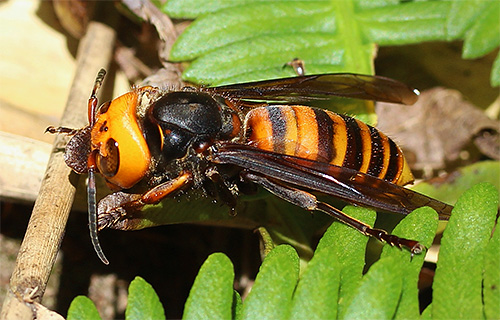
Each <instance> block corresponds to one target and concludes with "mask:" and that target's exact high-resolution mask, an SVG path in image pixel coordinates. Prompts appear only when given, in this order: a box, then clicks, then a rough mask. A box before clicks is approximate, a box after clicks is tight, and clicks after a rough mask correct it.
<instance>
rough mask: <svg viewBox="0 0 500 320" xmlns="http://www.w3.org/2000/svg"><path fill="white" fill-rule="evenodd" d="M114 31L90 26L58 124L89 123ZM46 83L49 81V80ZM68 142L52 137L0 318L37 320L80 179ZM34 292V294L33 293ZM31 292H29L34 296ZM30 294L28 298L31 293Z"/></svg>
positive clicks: (64, 139) (108, 57)
mask: <svg viewBox="0 0 500 320" xmlns="http://www.w3.org/2000/svg"><path fill="white" fill-rule="evenodd" d="M115 36H116V35H115V31H114V30H113V29H112V28H111V27H109V26H107V25H105V24H102V23H98V22H91V23H90V24H89V27H88V29H87V33H86V35H85V37H84V38H83V39H82V40H81V42H80V45H79V48H78V53H77V70H76V73H75V77H74V80H73V85H72V87H71V90H70V94H69V97H68V101H67V104H66V109H65V112H64V114H63V117H62V119H61V124H62V125H64V126H68V127H74V128H80V127H83V126H84V125H85V124H86V123H87V111H86V105H87V100H88V98H89V95H90V88H92V85H93V83H94V79H95V76H96V73H97V71H98V70H99V69H100V68H102V67H106V66H107V65H108V64H109V62H110V60H111V57H112V53H113V46H114V42H115ZM47 81H50V79H47ZM67 140H68V138H67V137H64V136H62V135H61V136H58V137H56V139H55V142H54V145H53V148H52V153H51V156H50V160H49V164H48V166H47V170H46V172H45V176H44V180H43V181H42V185H41V188H40V192H39V196H38V198H37V200H36V202H35V206H34V208H33V212H32V215H31V218H30V221H29V224H28V228H27V230H26V234H25V236H24V239H23V242H22V244H21V248H20V250H19V254H18V256H17V260H16V267H15V269H14V272H13V274H12V276H11V279H10V290H9V292H8V294H7V297H6V299H5V301H4V303H3V307H2V311H1V313H0V319H32V318H33V317H36V309H35V307H34V305H35V304H34V303H33V302H40V301H41V299H42V297H43V293H44V291H45V288H46V285H47V281H48V279H49V275H50V272H51V270H52V267H53V265H54V262H55V259H56V255H57V252H58V250H59V247H60V245H61V241H62V237H63V235H64V229H65V226H66V222H67V219H68V215H69V212H70V209H71V205H72V202H73V197H74V195H75V190H76V189H75V187H76V185H77V182H78V176H77V175H75V174H72V173H71V170H70V169H69V168H68V167H67V166H66V164H65V163H64V160H63V152H62V150H63V148H64V147H65V145H66V143H67ZM34 291H35V292H34ZM33 292H34V294H31V293H33ZM30 294H31V295H30Z"/></svg>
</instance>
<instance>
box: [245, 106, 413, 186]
mask: <svg viewBox="0 0 500 320" xmlns="http://www.w3.org/2000/svg"><path fill="white" fill-rule="evenodd" d="M245 137H246V140H247V142H248V143H249V144H251V145H253V146H255V147H257V148H260V149H263V150H267V151H272V152H277V153H282V154H287V155H291V156H297V157H301V158H306V159H310V160H315V161H320V162H326V163H330V164H333V165H337V166H343V167H347V168H350V169H354V170H356V171H360V172H363V173H366V174H369V175H371V176H375V177H378V178H380V179H384V180H386V181H389V182H392V183H397V184H404V183H407V182H408V181H410V180H411V179H412V177H411V176H408V174H409V169H408V168H405V166H406V167H407V164H406V161H405V160H404V157H403V154H402V152H401V150H400V149H399V147H398V146H397V145H396V144H395V143H394V142H393V141H392V140H390V139H389V138H388V137H387V136H386V135H385V134H383V133H382V132H380V131H379V130H377V129H376V128H374V127H371V126H369V125H367V124H365V123H363V122H361V121H359V120H356V119H354V118H351V117H348V116H345V115H339V114H336V113H334V112H331V111H326V110H322V109H316V108H311V107H307V106H266V107H258V108H255V109H252V110H251V111H250V112H248V114H247V116H246V119H245Z"/></svg>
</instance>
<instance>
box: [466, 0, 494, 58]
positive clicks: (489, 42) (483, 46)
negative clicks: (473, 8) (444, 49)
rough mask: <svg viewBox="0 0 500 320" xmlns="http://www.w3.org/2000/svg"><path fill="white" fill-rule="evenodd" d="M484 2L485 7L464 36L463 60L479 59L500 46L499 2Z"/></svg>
mask: <svg viewBox="0 0 500 320" xmlns="http://www.w3.org/2000/svg"><path fill="white" fill-rule="evenodd" d="M485 2H486V3H487V5H485V6H484V9H483V10H482V12H481V13H480V15H479V16H478V17H477V18H476V19H475V24H474V25H473V26H472V27H471V28H470V29H469V31H467V33H466V34H465V38H464V40H465V41H464V50H463V57H464V58H470V59H472V58H478V57H481V56H483V55H485V54H487V53H488V52H490V51H492V50H493V49H495V48H496V47H498V46H499V45H500V2H498V1H485Z"/></svg>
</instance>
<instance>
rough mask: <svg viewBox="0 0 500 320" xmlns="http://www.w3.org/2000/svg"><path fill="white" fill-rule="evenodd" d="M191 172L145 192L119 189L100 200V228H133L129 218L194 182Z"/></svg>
mask: <svg viewBox="0 0 500 320" xmlns="http://www.w3.org/2000/svg"><path fill="white" fill-rule="evenodd" d="M192 181H193V176H192V174H191V172H184V173H182V174H181V175H179V176H178V177H177V178H174V179H172V180H169V181H167V182H164V183H162V184H159V185H157V186H156V187H153V188H152V189H150V190H148V191H147V192H145V193H144V194H137V193H126V192H123V191H118V192H115V193H113V194H110V195H108V196H107V197H105V198H104V199H102V200H101V201H99V204H98V208H97V212H98V217H97V226H98V230H102V229H105V228H112V229H120V230H127V229H132V227H131V226H129V225H128V223H127V220H128V219H130V218H132V217H134V215H136V214H137V213H138V212H140V211H141V209H142V208H143V207H144V206H145V205H149V204H157V203H159V202H160V201H162V200H163V199H165V198H166V197H168V196H171V195H172V194H174V193H176V192H177V191H180V190H182V189H184V188H186V187H188V186H190V185H191V184H192Z"/></svg>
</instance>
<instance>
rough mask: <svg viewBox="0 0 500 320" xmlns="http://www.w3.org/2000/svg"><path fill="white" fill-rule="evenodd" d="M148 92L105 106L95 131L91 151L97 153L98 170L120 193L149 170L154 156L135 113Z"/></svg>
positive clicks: (136, 93)
mask: <svg viewBox="0 0 500 320" xmlns="http://www.w3.org/2000/svg"><path fill="white" fill-rule="evenodd" d="M147 88H148V87H144V88H140V89H136V90H133V91H131V92H128V93H126V94H124V95H122V96H120V97H118V98H116V99H114V100H112V101H111V102H109V103H108V104H104V105H103V106H102V107H101V109H100V110H99V112H98V114H97V115H96V123H95V125H94V126H93V128H92V132H91V144H92V147H91V150H92V151H94V152H95V151H96V150H97V152H96V163H97V168H98V169H99V172H100V173H101V174H102V175H103V176H104V177H105V178H106V180H107V181H108V183H109V184H111V185H112V186H114V187H115V188H118V189H129V188H131V187H133V186H134V185H135V184H136V183H137V182H139V180H141V179H142V178H143V177H144V176H145V174H146V173H147V171H148V169H149V164H150V162H151V153H150V151H149V148H148V145H147V142H146V139H145V138H144V135H143V134H142V131H141V128H140V126H139V123H138V121H137V120H138V119H137V113H136V110H137V106H138V103H139V100H138V98H139V94H140V93H141V90H145V89H147Z"/></svg>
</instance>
